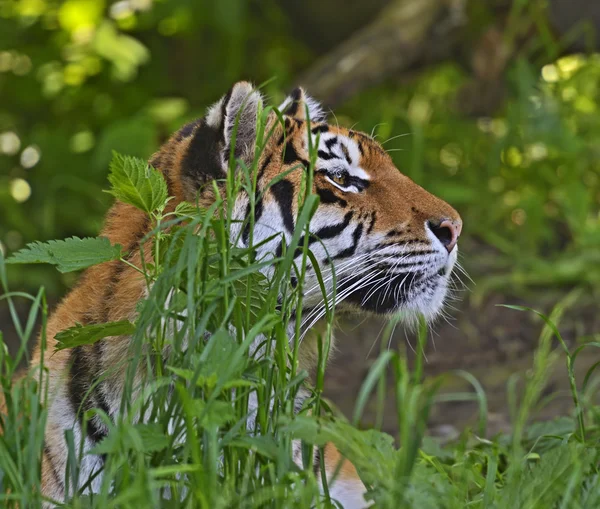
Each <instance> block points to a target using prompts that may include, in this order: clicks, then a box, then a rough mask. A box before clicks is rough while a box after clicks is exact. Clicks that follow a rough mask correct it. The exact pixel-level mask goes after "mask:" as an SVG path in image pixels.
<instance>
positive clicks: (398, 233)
mask: <svg viewBox="0 0 600 509" xmlns="http://www.w3.org/2000/svg"><path fill="white" fill-rule="evenodd" d="M403 233H404V232H403V231H402V230H390V231H389V232H387V233H386V234H385V236H386V237H395V236H396V235H402V234H403Z"/></svg>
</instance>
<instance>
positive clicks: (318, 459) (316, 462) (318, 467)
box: [313, 447, 321, 478]
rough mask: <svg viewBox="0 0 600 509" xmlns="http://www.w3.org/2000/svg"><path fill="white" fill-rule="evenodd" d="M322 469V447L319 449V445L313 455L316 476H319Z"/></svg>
mask: <svg viewBox="0 0 600 509" xmlns="http://www.w3.org/2000/svg"><path fill="white" fill-rule="evenodd" d="M320 471H321V449H319V448H318V447H315V449H314V456H313V472H314V474H315V475H316V476H319V475H320ZM317 478H318V477H317Z"/></svg>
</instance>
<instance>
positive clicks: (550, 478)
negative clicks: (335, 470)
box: [0, 117, 600, 509]
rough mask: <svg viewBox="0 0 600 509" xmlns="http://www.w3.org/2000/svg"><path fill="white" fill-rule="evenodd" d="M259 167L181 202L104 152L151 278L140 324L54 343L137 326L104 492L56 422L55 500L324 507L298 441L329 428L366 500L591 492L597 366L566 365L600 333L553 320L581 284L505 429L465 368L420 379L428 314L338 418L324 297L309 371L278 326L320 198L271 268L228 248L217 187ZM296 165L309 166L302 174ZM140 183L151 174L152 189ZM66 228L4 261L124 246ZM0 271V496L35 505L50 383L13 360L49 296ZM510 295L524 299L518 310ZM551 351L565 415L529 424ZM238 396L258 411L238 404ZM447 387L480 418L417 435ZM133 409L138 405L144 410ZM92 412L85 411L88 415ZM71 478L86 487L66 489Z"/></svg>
mask: <svg viewBox="0 0 600 509" xmlns="http://www.w3.org/2000/svg"><path fill="white" fill-rule="evenodd" d="M264 118H265V117H263V119H264ZM260 129H263V130H260ZM260 129H259V135H258V137H257V139H262V138H263V137H264V135H265V133H264V123H263V124H261V126H260ZM260 152H261V150H260V148H259V150H257V154H260ZM257 164H258V155H257V156H256V157H255V160H254V162H253V164H252V165H251V167H249V168H243V169H242V171H238V172H237V173H235V177H234V172H230V175H231V177H230V178H228V179H227V192H226V196H225V199H218V200H217V201H216V202H215V203H214V205H213V206H211V207H210V208H209V209H208V210H199V209H197V208H195V207H192V206H190V205H182V206H179V207H177V209H176V210H175V212H172V213H166V212H165V208H164V203H165V195H164V193H163V190H164V189H163V186H164V181H162V179H156V178H154V177H155V175H154V174H153V173H152V171H153V170H146V168H145V164H144V163H143V162H141V161H139V160H135V159H127V158H119V157H116V158H115V164H114V166H113V168H112V173H111V183H112V185H113V189H112V192H113V194H116V195H117V196H119V198H120V199H122V200H124V201H129V202H130V203H135V204H137V206H139V207H140V208H142V209H145V210H146V211H147V213H148V214H149V216H150V217H151V219H152V221H153V222H154V225H155V228H154V229H153V231H152V233H151V234H149V235H148V236H147V237H146V238H145V239H144V240H143V241H142V244H146V243H150V244H151V246H152V252H153V253H154V260H152V261H150V260H143V261H142V265H141V266H140V267H137V269H138V270H139V271H140V272H142V273H143V274H144V277H145V278H146V281H147V285H148V297H147V298H146V299H145V300H143V301H142V302H141V303H140V305H139V308H138V309H139V316H138V319H137V320H136V323H135V326H133V325H131V324H129V323H128V322H118V323H113V324H107V325H106V326H104V327H98V326H88V327H76V328H72V329H69V330H67V331H66V332H64V333H63V334H61V335H60V338H59V339H60V341H61V343H60V347H61V348H67V347H71V346H74V345H76V344H83V343H91V342H93V341H96V340H97V339H99V338H101V337H103V336H109V335H111V334H115V333H117V331H130V329H131V330H133V334H132V340H131V350H130V355H129V356H128V358H127V359H124V360H123V365H122V366H115V367H114V369H115V370H119V369H121V368H125V369H126V370H127V377H126V389H125V392H124V396H123V399H122V407H121V409H122V412H121V415H120V417H119V418H118V419H117V421H116V422H114V423H112V422H110V420H109V419H108V418H107V416H106V415H103V414H102V411H101V410H99V409H94V410H92V411H91V413H94V412H97V413H98V414H99V415H101V417H102V418H103V419H104V420H105V422H106V423H107V425H108V427H109V434H108V437H107V438H106V439H105V440H104V441H103V442H101V443H100V444H98V445H97V447H96V448H95V450H94V452H95V453H98V454H105V455H106V462H105V466H104V471H103V480H102V486H101V489H100V491H99V492H98V493H95V494H93V495H89V494H85V493H84V491H85V487H86V483H89V482H91V481H92V480H91V479H80V475H81V474H80V471H79V466H78V462H77V459H76V458H77V456H78V451H79V449H80V444H78V443H76V442H75V440H74V436H73V434H72V433H67V434H66V440H67V443H68V449H69V457H70V460H69V462H68V466H67V479H68V485H69V486H70V488H69V490H68V491H69V493H68V496H67V499H66V500H65V501H58V502H64V504H65V507H73V508H79V507H82V508H83V507H97V508H108V507H134V506H137V507H202V508H207V509H208V508H210V509H213V508H219V507H223V508H225V507H244V508H254V507H256V508H258V507H260V508H263V507H264V508H267V507H272V508H279V507H297V508H305V507H311V506H314V507H331V506H332V505H331V504H332V502H331V501H330V500H329V497H328V495H327V493H328V492H327V489H325V490H324V494H321V493H320V491H319V477H321V478H323V472H318V473H314V472H313V469H312V468H311V464H312V459H311V458H312V455H311V448H312V447H322V446H323V445H324V444H325V443H326V442H328V441H331V442H333V443H334V444H335V445H336V446H337V447H338V448H339V449H340V451H341V452H342V453H343V454H344V455H345V456H346V457H348V458H349V459H350V460H351V461H352V462H353V463H354V464H355V465H356V467H357V469H358V471H359V473H360V476H361V478H362V479H363V481H364V482H365V484H366V485H367V486H368V488H369V493H368V497H369V498H370V499H372V500H373V501H374V502H375V503H376V505H377V507H384V508H388V507H389V508H399V507H406V508H409V507H410V508H417V507H418V508H430V507H431V508H434V507H440V508H464V507H477V508H490V507H499V508H503V507H507V508H515V507H523V508H547V507H565V508H566V507H569V508H571V507H582V508H583V507H589V508H592V507H598V504H600V485H599V484H600V477H599V475H598V467H597V465H598V459H599V448H598V445H599V444H598V424H599V422H600V413H599V409H598V408H597V407H595V406H594V404H593V400H594V398H593V397H592V395H593V393H594V391H595V389H596V387H597V379H596V378H595V377H594V376H593V369H594V368H592V369H591V370H590V372H588V374H587V375H586V376H585V379H584V380H583V381H581V380H576V379H575V375H574V369H573V364H574V363H575V361H576V359H577V356H578V355H579V354H580V353H581V352H582V351H584V349H585V348H595V347H598V346H600V344H597V343H589V344H586V345H584V346H582V347H579V348H578V349H576V350H574V351H572V352H571V351H569V350H568V348H567V346H566V344H565V343H564V341H563V340H562V338H561V336H560V334H559V331H558V329H557V326H556V323H557V322H558V320H559V318H560V315H561V314H562V312H563V310H564V309H565V308H566V307H568V306H572V305H574V301H575V300H576V297H577V294H569V295H568V296H567V297H566V298H565V299H564V300H563V301H562V302H561V303H560V304H559V305H558V306H557V307H556V309H555V310H554V312H553V313H552V314H551V315H550V316H549V317H546V316H543V315H540V316H541V317H542V319H543V320H544V322H545V326H544V329H543V331H542V333H541V336H540V339H539V344H538V347H537V350H536V354H535V358H534V363H533V366H532V367H531V369H530V370H529V371H528V372H527V373H526V374H524V375H523V376H522V377H521V380H517V379H516V378H515V377H513V378H511V380H510V381H509V383H508V384H507V397H508V399H509V402H510V406H511V415H512V432H511V434H509V435H499V436H495V437H488V436H487V403H486V397H485V393H484V392H483V390H482V389H481V386H480V385H479V384H478V382H477V381H476V380H475V379H474V378H473V377H472V376H471V375H469V374H468V373H459V376H462V377H463V378H465V379H466V380H467V381H469V382H470V383H471V384H472V385H473V388H474V391H473V392H467V393H460V394H440V392H439V389H440V386H441V384H442V382H443V377H437V378H426V377H424V375H423V365H424V358H423V350H424V349H423V346H424V343H425V341H426V337H427V330H426V327H425V326H424V325H422V326H421V327H420V328H419V331H418V333H417V341H418V345H419V348H417V360H416V363H415V367H414V368H413V369H412V370H411V369H409V367H408V362H407V358H406V356H405V355H404V353H403V352H402V351H398V352H396V351H387V350H385V351H382V353H381V355H380V357H379V358H378V359H377V361H376V362H375V363H374V364H373V366H372V368H371V370H370V372H369V374H368V376H367V377H366V379H365V382H364V385H363V388H362V389H361V391H360V393H359V394H358V396H357V401H356V409H355V413H354V416H353V419H352V422H349V421H348V420H346V419H345V418H343V417H342V416H341V415H339V413H337V412H336V411H335V409H334V408H332V405H331V404H330V403H329V402H328V401H327V400H325V399H323V397H322V393H323V384H324V377H325V365H326V358H327V354H328V351H329V349H330V343H331V332H332V328H333V323H334V319H335V307H334V303H335V295H333V296H331V297H330V298H329V299H328V301H327V302H328V307H327V314H326V317H325V323H326V326H325V327H324V328H323V329H322V331H323V332H322V333H321V334H320V335H318V337H317V338H316V344H317V349H318V354H319V355H318V357H319V359H318V363H317V370H316V375H315V377H314V380H313V381H312V386H311V385H310V382H309V381H308V378H309V377H308V374H307V373H306V372H304V371H301V370H299V368H298V356H299V346H300V345H299V341H298V340H297V339H295V340H294V341H292V342H290V341H289V339H288V333H287V330H286V325H285V324H287V323H288V322H289V321H290V320H291V319H295V320H296V322H295V323H296V324H298V325H296V330H297V331H298V330H299V329H298V327H299V323H300V318H301V314H300V312H299V311H298V310H299V309H301V304H302V281H303V273H304V271H305V267H306V262H307V259H308V258H309V257H310V256H311V253H310V251H309V250H308V246H307V244H306V243H305V244H304V245H302V246H298V243H299V241H300V239H301V238H302V234H303V233H304V232H305V231H306V228H307V226H308V223H309V220H310V217H311V215H312V213H313V212H314V210H315V207H316V206H317V198H316V196H314V195H312V194H310V192H308V191H307V190H308V189H311V187H312V186H311V183H310V181H307V182H305V184H304V189H305V192H304V193H303V194H302V196H301V203H300V207H299V214H298V220H297V229H296V232H295V235H294V238H293V240H292V242H291V245H290V246H289V249H288V250H287V251H284V252H283V254H282V255H281V258H280V259H277V260H275V261H274V262H272V265H273V267H274V272H273V274H272V275H271V276H270V277H269V278H267V277H266V276H265V275H263V273H262V272H261V269H263V268H264V266H265V262H263V261H261V260H257V259H256V251H255V248H256V246H253V247H250V248H244V249H241V248H236V247H232V244H231V243H230V240H229V239H230V236H229V235H230V231H231V229H232V227H234V226H236V225H235V222H234V221H233V220H232V202H233V201H232V200H231V199H229V200H228V199H226V198H227V197H231V196H234V195H235V193H237V192H239V190H240V189H242V188H243V189H245V190H246V191H248V192H249V194H250V196H254V190H255V189H256V181H255V175H256V166H257ZM147 171H151V173H150V174H148V173H146V174H145V175H146V176H147V177H148V178H147V179H139V185H137V186H136V191H137V192H136V193H134V194H131V193H130V194H127V193H126V192H125V191H124V190H125V189H129V190H131V189H130V187H129V188H127V186H124V185H123V186H122V185H121V180H120V179H125V178H126V177H128V176H129V177H130V176H131V175H134V174H135V172H147ZM119 172H121V173H119ZM127 172H129V173H127ZM140 174H141V173H140ZM119 175H121V176H119ZM304 175H305V178H306V179H309V178H310V177H309V176H310V175H311V172H304ZM129 182H130V181H129ZM148 183H151V184H152V185H151V186H150V187H147V184H148ZM145 186H146V187H145ZM252 217H253V214H250V218H248V221H251V222H252V221H253V219H252ZM240 231H241V230H240ZM304 238H305V239H307V238H308V235H307V236H305V237H304ZM69 242H70V243H71V244H70V248H69V249H65V250H64V252H63V254H62V255H61V256H62V258H61V259H60V260H56V259H53V258H52V257H49V255H48V253H49V252H50V251H48V250H46V251H45V248H44V246H45V245H43V244H42V245H36V246H33V247H32V248H31V249H30V251H28V252H26V253H21V254H20V255H17V258H16V259H15V258H13V259H12V262H16V261H19V257H21V259H22V261H29V262H32V261H39V262H50V263H55V262H56V263H55V264H57V265H58V268H59V269H60V268H61V267H62V268H63V269H64V270H76V269H78V268H81V267H82V263H83V262H82V261H81V260H82V257H83V256H84V255H85V256H87V258H86V260H87V264H88V265H89V264H92V263H98V262H101V261H105V260H106V259H119V258H121V257H122V256H124V254H123V253H121V252H120V250H119V249H117V248H115V249H103V250H100V251H99V254H98V251H96V252H97V259H93V256H92V257H91V258H90V255H89V252H90V249H89V246H88V244H90V245H91V244H93V245H94V246H95V245H96V244H95V243H96V242H98V241H97V239H84V240H79V241H76V240H70V241H69ZM296 247H300V248H301V249H303V253H304V256H303V257H302V260H301V262H300V263H299V264H294V263H293V258H294V256H293V254H294V252H295V250H296ZM55 252H56V251H55ZM106 257H108V258H106ZM8 261H9V262H10V261H11V260H10V259H9V260H8ZM9 270H12V267H11V266H8V265H7V260H5V259H4V258H3V257H2V256H0V282H1V283H2V287H3V291H4V294H3V295H2V297H1V299H2V300H1V302H2V305H7V306H8V307H9V310H10V313H11V316H12V319H13V325H14V328H15V330H16V332H17V334H18V336H19V338H20V341H21V348H20V350H19V352H18V353H17V354H16V355H15V356H9V355H8V354H7V350H6V347H5V345H4V343H3V342H2V348H1V349H0V384H1V385H2V390H3V392H4V394H5V396H6V400H7V405H8V409H9V410H8V415H7V416H2V427H3V429H4V434H3V436H2V437H1V438H0V485H1V487H2V489H1V490H0V492H1V494H0V500H1V501H2V502H1V503H2V506H6V507H38V506H39V505H40V503H41V498H40V495H39V471H40V457H41V451H42V448H43V429H44V423H45V419H46V411H45V409H44V402H45V401H46V397H47V395H46V394H43V393H41V390H40V388H41V387H43V386H44V384H43V381H44V379H45V377H47V372H46V370H44V369H40V370H36V371H33V372H31V373H29V374H28V375H27V376H26V377H24V378H22V379H20V380H18V381H15V380H14V375H15V371H16V368H17V366H18V365H19V363H20V361H21V360H22V359H27V357H28V345H29V344H30V343H31V341H33V338H34V337H35V335H36V333H37V330H36V327H35V323H36V320H40V319H41V323H42V328H41V330H42V332H41V340H42V343H43V342H44V340H45V337H44V330H45V329H44V325H45V322H46V318H47V313H48V311H47V307H46V302H45V297H44V291H43V289H41V290H40V291H39V293H38V294H37V295H36V296H31V295H26V294H23V293H15V292H10V290H9V288H8V283H7V281H8V278H7V271H9ZM292 275H294V276H295V277H296V278H297V279H298V281H299V282H300V283H299V284H298V285H297V286H296V287H293V286H292V285H291V284H290V283H289V281H290V278H291V276H292ZM281 296H283V298H281ZM19 301H28V302H29V308H30V311H29V314H28V316H27V317H26V319H25V320H22V319H20V318H19V316H17V313H16V307H15V304H16V303H17V302H19ZM519 310H520V311H523V310H525V309H524V308H519V309H518V310H515V311H514V312H515V313H517V312H518V311H519ZM525 311H527V310H525ZM393 325H394V324H393V323H391V324H390V327H389V329H388V334H389V333H391V330H392V328H393ZM122 328H124V329H122ZM121 333H122V332H121ZM298 337H299V334H296V338H298ZM1 341H2V340H1V339H0V342H1ZM382 344H383V345H386V344H387V341H386V340H385V339H384V340H383V341H382ZM51 354H52V352H48V353H47V355H51ZM561 358H563V359H566V369H567V371H568V375H569V377H570V380H571V389H572V398H573V403H574V408H575V414H574V415H573V416H565V417H564V418H561V419H558V420H557V421H555V422H547V423H539V424H535V423H532V416H534V415H535V412H536V410H537V409H538V408H539V405H540V404H542V403H543V398H542V391H543V389H544V386H545V382H546V380H547V377H548V376H549V373H550V369H549V368H550V366H551V365H553V364H554V363H556V362H559V361H560V359H561ZM134 366H147V367H148V376H147V377H146V378H145V379H144V381H143V384H142V386H135V385H134V377H133V374H134ZM594 367H595V366H594ZM390 371H391V373H392V375H393V376H392V379H391V380H392V382H391V383H392V384H393V387H392V389H393V392H394V394H395V396H396V408H395V412H396V416H397V421H396V422H397V428H398V435H397V436H395V437H392V436H390V435H388V434H385V433H383V432H381V431H379V430H377V429H372V430H360V429H359V428H358V424H359V422H360V418H361V415H362V412H363V409H364V408H365V406H366V403H367V401H369V400H370V399H372V398H377V400H378V401H382V399H383V398H382V397H381V395H382V394H384V393H385V392H386V391H387V390H388V388H387V387H386V384H387V383H389V382H388V381H387V380H388V378H387V377H386V376H385V375H386V373H389V372H390ZM107 376H110V373H108V374H107ZM303 386H308V387H310V389H309V390H310V396H309V397H308V399H307V400H306V402H305V404H304V406H303V409H302V410H301V411H300V412H299V413H296V412H295V411H294V405H293V401H294V398H295V396H296V394H297V393H298V391H299V390H300V389H301V387H303ZM251 398H255V399H256V401H257V402H258V408H257V411H256V413H255V414H253V415H248V401H249V400H250V399H251ZM451 400H475V401H477V402H478V404H479V407H480V413H479V416H480V417H479V422H478V423H477V426H476V428H475V430H470V429H465V430H464V431H463V432H462V434H461V436H460V438H459V439H458V440H456V441H455V442H453V443H450V444H446V445H444V446H442V445H441V444H440V443H439V442H436V441H435V440H434V439H432V438H429V437H427V436H426V432H427V419H428V415H429V412H430V410H431V408H432V406H433V405H436V404H438V403H440V402H444V401H451ZM382 411H383V409H382V408H380V409H379V410H378V412H379V413H381V412H382ZM139 415H145V416H146V417H147V419H146V420H145V421H144V422H139V419H137V416H139ZM89 417H90V413H88V414H86V415H84V418H85V419H88V418H89ZM377 421H378V422H380V419H377ZM184 437H185V438H184ZM297 439H301V440H302V441H303V442H302V443H303V460H304V464H305V467H306V468H304V469H300V468H298V467H297V466H296V464H295V463H294V462H293V460H292V455H291V445H292V441H293V440H297ZM321 466H322V465H321ZM82 481H83V484H84V489H81V490H77V489H75V487H76V486H77V485H78V483H80V482H82Z"/></svg>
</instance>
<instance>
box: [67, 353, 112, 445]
mask: <svg viewBox="0 0 600 509" xmlns="http://www.w3.org/2000/svg"><path fill="white" fill-rule="evenodd" d="M70 363H71V367H70V373H71V378H70V380H69V398H70V400H71V405H72V408H73V412H74V413H75V415H76V418H77V420H78V422H79V425H80V426H81V429H82V430H83V424H84V422H83V414H84V413H85V412H87V411H88V410H90V409H91V408H93V407H92V404H91V401H90V397H89V396H90V395H88V397H87V398H86V399H85V401H84V400H83V397H84V396H85V395H86V394H87V392H88V389H89V388H90V386H91V383H92V377H93V375H94V371H95V370H94V369H93V366H91V364H90V362H89V360H88V358H87V357H86V354H85V351H84V349H83V347H81V346H76V347H75V348H72V349H71V355H70ZM96 419H97V417H96V416H94V417H92V418H91V419H89V420H88V421H87V435H88V438H89V439H90V440H91V441H92V442H94V443H98V442H100V441H101V440H102V439H104V438H106V432H105V431H104V430H103V429H101V428H99V427H98V426H96V422H95V421H96Z"/></svg>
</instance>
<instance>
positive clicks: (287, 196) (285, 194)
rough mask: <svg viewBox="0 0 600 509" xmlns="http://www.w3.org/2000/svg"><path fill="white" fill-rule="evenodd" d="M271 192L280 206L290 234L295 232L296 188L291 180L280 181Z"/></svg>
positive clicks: (273, 186) (284, 222)
mask: <svg viewBox="0 0 600 509" xmlns="http://www.w3.org/2000/svg"><path fill="white" fill-rule="evenodd" d="M271 192H272V193H273V197H274V198H275V201H276V202H277V204H278V205H279V210H280V211H281V216H282V217H283V224H284V226H285V228H286V230H287V231H288V232H290V233H292V232H293V231H294V216H293V214H292V210H293V202H294V186H293V185H292V183H291V182H290V181H289V180H285V179H283V180H280V181H279V182H276V183H275V184H273V185H272V186H271Z"/></svg>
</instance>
